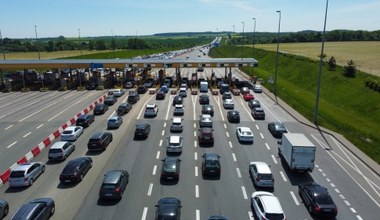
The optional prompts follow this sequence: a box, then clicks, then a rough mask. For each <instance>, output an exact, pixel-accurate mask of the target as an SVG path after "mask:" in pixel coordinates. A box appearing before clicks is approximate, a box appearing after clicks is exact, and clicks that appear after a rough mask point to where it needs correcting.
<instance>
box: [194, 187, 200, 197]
mask: <svg viewBox="0 0 380 220" xmlns="http://www.w3.org/2000/svg"><path fill="white" fill-rule="evenodd" d="M195 198H199V186H198V185H195Z"/></svg>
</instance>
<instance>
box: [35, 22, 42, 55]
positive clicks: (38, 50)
mask: <svg viewBox="0 0 380 220" xmlns="http://www.w3.org/2000/svg"><path fill="white" fill-rule="evenodd" d="M34 32H35V33H36V46H37V52H38V59H39V60H40V59H41V56H40V48H39V46H38V37H37V25H34Z"/></svg>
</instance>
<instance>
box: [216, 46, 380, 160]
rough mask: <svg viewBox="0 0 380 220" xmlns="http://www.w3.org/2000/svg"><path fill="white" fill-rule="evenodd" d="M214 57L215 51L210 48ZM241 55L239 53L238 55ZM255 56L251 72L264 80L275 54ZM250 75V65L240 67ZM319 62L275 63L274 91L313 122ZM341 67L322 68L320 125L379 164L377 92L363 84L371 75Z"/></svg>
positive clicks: (285, 57)
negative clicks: (353, 74)
mask: <svg viewBox="0 0 380 220" xmlns="http://www.w3.org/2000/svg"><path fill="white" fill-rule="evenodd" d="M232 51H233V47H232V46H225V47H220V48H219V49H218V57H232ZM235 54H238V55H241V47H235ZM243 54H244V55H243V56H244V57H249V56H251V55H252V48H249V47H247V48H244V53H243ZM211 55H212V56H216V50H215V49H213V50H212V51H211ZM239 57H240V56H239ZM255 59H257V60H258V61H259V67H257V68H255V69H254V73H253V75H256V76H258V77H261V78H263V79H264V80H265V82H264V86H266V87H267V88H269V89H272V87H273V86H272V85H270V84H268V82H267V81H268V79H269V77H273V75H274V71H275V53H274V52H270V51H265V50H260V49H255ZM243 71H245V72H246V73H248V74H251V69H250V68H243ZM318 71H319V61H315V60H312V59H309V58H305V57H301V56H297V55H291V54H281V55H279V63H278V81H277V94H278V96H279V97H280V98H281V99H283V100H284V101H285V102H287V103H288V104H289V105H290V106H292V107H293V108H294V109H296V110H297V111H298V112H300V113H301V114H302V115H304V116H305V117H306V118H308V119H309V120H310V121H313V116H314V108H315V98H316V82H317V75H318ZM342 72H343V67H340V66H338V67H337V69H336V70H335V71H330V70H328V68H327V64H325V65H324V67H323V74H322V78H321V93H320V103H319V115H318V122H319V125H321V126H323V127H326V128H328V129H331V130H334V131H336V132H338V133H340V134H342V135H344V136H345V137H346V138H347V139H348V140H350V141H351V142H352V143H353V144H355V145H356V146H357V147H358V148H360V149H361V150H362V151H363V152H364V153H366V154H367V155H368V156H369V157H371V158H372V159H373V160H374V161H376V162H377V163H380V135H379V131H380V93H379V92H376V91H373V90H370V89H369V88H367V87H365V83H364V82H365V79H366V78H367V77H373V78H378V79H379V77H376V76H370V75H369V74H367V73H364V72H360V71H358V72H357V73H356V77H355V78H346V77H344V76H343V74H342Z"/></svg>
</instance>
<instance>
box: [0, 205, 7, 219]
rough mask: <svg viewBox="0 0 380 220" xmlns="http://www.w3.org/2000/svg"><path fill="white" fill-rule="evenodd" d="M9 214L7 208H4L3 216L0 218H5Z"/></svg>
mask: <svg viewBox="0 0 380 220" xmlns="http://www.w3.org/2000/svg"><path fill="white" fill-rule="evenodd" d="M8 213H9V206H6V207H5V209H4V215H3V216H0V217H5V216H7V215H8Z"/></svg>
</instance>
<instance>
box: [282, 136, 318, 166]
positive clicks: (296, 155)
mask: <svg viewBox="0 0 380 220" xmlns="http://www.w3.org/2000/svg"><path fill="white" fill-rule="evenodd" d="M278 144H279V146H278V154H279V156H280V158H281V159H282V160H283V161H285V163H286V164H287V167H288V168H289V170H290V171H298V172H312V171H313V168H314V161H315V153H316V147H315V145H314V144H313V143H312V142H311V141H310V140H309V139H308V138H307V137H306V136H305V135H304V134H300V133H284V134H283V135H282V140H281V141H279V142H278Z"/></svg>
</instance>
